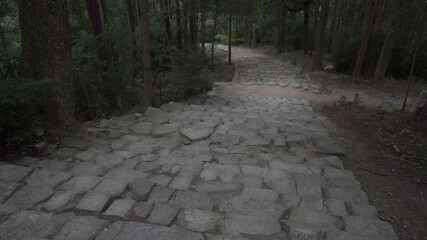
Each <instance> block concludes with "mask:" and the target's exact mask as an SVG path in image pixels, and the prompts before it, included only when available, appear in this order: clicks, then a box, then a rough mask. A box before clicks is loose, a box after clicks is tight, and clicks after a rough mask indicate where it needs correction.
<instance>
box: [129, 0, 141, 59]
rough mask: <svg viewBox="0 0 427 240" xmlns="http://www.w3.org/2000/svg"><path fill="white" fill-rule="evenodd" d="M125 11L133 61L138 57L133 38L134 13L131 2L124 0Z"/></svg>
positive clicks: (130, 0)
mask: <svg viewBox="0 0 427 240" xmlns="http://www.w3.org/2000/svg"><path fill="white" fill-rule="evenodd" d="M126 10H127V17H128V24H129V30H130V32H131V41H132V46H133V50H132V56H133V58H134V59H136V58H137V56H138V51H137V45H136V36H135V25H136V24H135V12H134V6H133V4H132V0H126Z"/></svg>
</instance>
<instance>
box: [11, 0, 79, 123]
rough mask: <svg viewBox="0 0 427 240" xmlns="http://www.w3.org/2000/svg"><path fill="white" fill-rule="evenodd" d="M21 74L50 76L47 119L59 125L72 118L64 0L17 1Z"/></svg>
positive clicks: (70, 68)
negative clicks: (51, 82)
mask: <svg viewBox="0 0 427 240" xmlns="http://www.w3.org/2000/svg"><path fill="white" fill-rule="evenodd" d="M18 8H19V24H20V29H21V43H22V74H23V76H24V77H26V78H28V79H33V80H43V79H46V78H48V79H52V80H53V81H54V86H53V88H52V89H51V90H50V92H49V93H48V99H47V100H48V101H47V106H46V116H47V122H48V123H49V124H51V125H52V126H55V127H60V128H63V127H65V126H67V125H70V124H72V123H73V122H74V91H73V80H74V79H73V69H72V65H73V64H72V56H71V42H70V28H69V23H68V8H67V1H66V0H56V1H50V0H37V1H26V0H19V1H18Z"/></svg>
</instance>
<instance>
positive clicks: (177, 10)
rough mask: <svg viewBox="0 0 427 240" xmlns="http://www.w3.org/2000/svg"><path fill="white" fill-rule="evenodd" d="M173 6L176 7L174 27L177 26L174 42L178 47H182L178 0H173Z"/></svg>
mask: <svg viewBox="0 0 427 240" xmlns="http://www.w3.org/2000/svg"><path fill="white" fill-rule="evenodd" d="M175 8H176V28H177V31H178V32H177V33H176V42H177V45H178V49H181V48H182V30H181V28H182V26H181V24H182V23H181V10H180V9H181V4H180V1H179V0H175Z"/></svg>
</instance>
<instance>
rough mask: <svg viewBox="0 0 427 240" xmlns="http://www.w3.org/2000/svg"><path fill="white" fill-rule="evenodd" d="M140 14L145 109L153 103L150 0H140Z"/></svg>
mask: <svg viewBox="0 0 427 240" xmlns="http://www.w3.org/2000/svg"><path fill="white" fill-rule="evenodd" d="M138 1H139V4H138V5H139V7H140V10H139V12H140V13H141V15H140V22H141V23H140V26H141V28H142V29H141V33H142V53H143V54H142V58H143V64H144V109H147V108H148V107H150V106H152V104H153V90H152V89H153V73H152V70H151V49H150V29H149V26H150V24H149V22H148V6H149V5H148V1H149V0H138Z"/></svg>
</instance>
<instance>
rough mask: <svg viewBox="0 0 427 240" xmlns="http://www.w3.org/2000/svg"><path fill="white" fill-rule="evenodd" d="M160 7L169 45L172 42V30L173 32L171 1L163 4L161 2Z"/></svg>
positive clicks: (165, 1) (166, 0)
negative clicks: (170, 12) (170, 11)
mask: <svg viewBox="0 0 427 240" xmlns="http://www.w3.org/2000/svg"><path fill="white" fill-rule="evenodd" d="M160 6H161V10H162V14H163V21H164V24H165V31H166V39H167V41H168V43H170V42H172V30H171V23H170V19H169V16H170V14H169V1H168V0H163V3H162V2H161V1H160Z"/></svg>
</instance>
